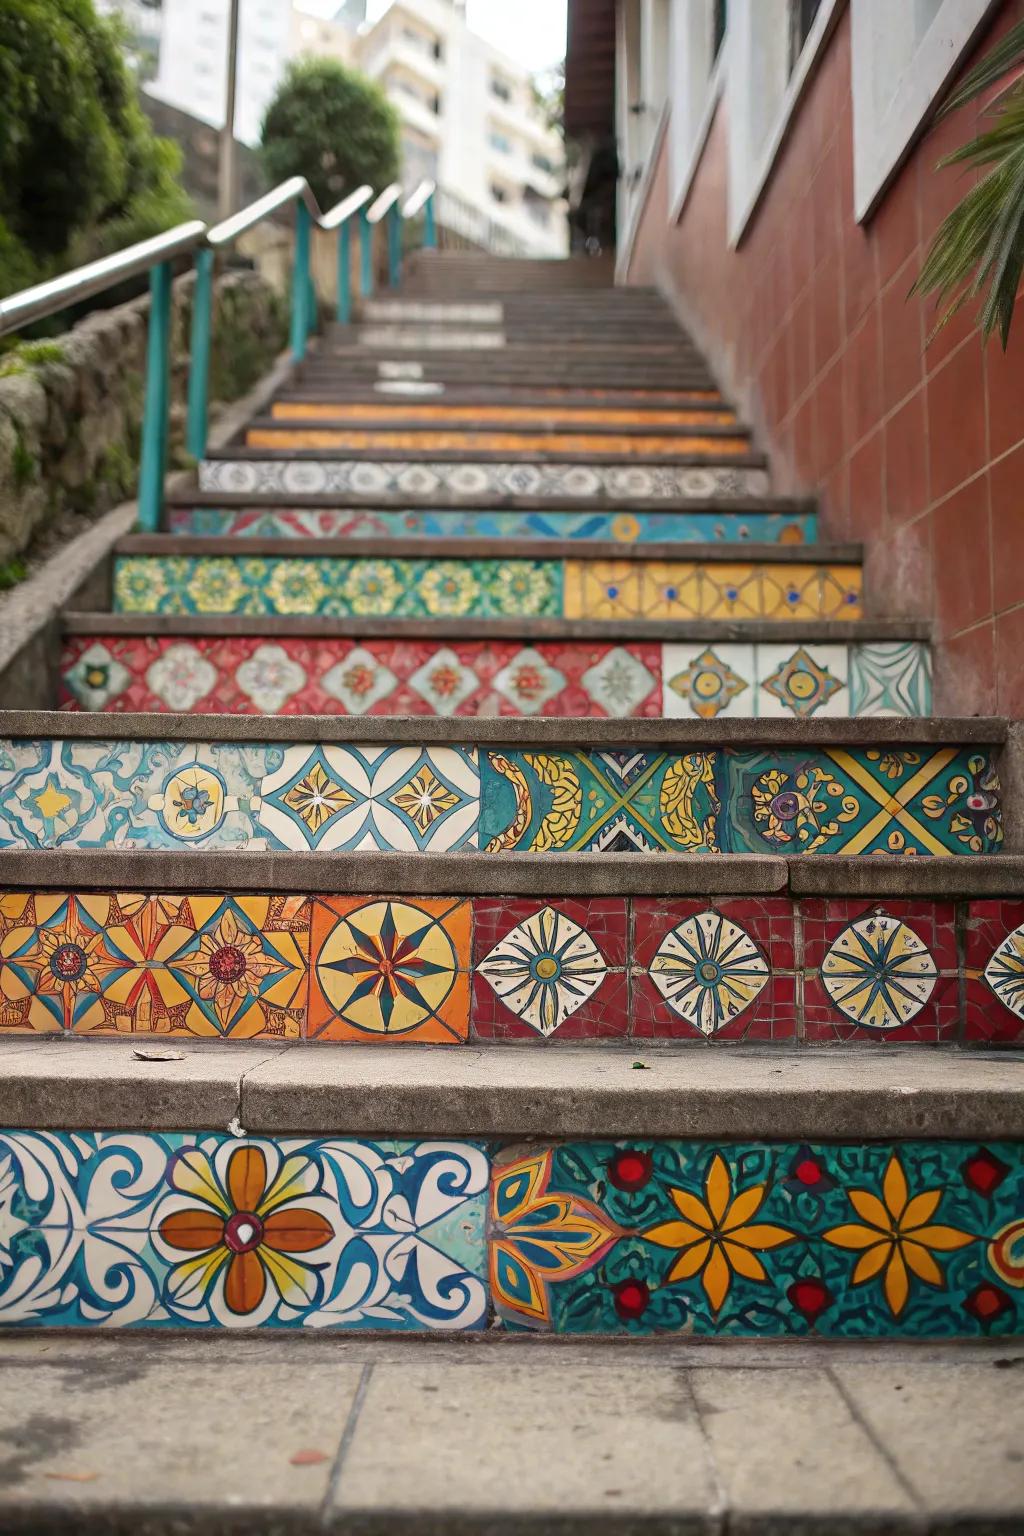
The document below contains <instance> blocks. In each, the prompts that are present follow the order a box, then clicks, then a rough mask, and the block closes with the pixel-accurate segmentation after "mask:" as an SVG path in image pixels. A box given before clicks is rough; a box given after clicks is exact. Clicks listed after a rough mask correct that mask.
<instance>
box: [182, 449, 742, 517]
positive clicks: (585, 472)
mask: <svg viewBox="0 0 1024 1536" xmlns="http://www.w3.org/2000/svg"><path fill="white" fill-rule="evenodd" d="M770 489H771V488H770V485H769V481H768V475H767V473H766V470H765V460H764V459H763V458H761V457H754V456H752V457H751V459H750V460H749V462H748V463H746V464H745V463H737V462H735V461H733V462H731V463H730V464H728V465H721V466H713V465H708V464H693V465H690V464H686V463H681V462H679V461H678V460H675V461H674V462H672V463H671V464H633V463H628V462H627V463H623V462H622V461H621V460H620V461H615V460H606V459H605V458H604V456H603V455H602V456H600V457H598V456H595V455H588V456H587V459H586V461H580V460H579V459H577V460H575V461H573V462H568V461H562V460H558V461H556V462H552V461H550V460H546V459H544V458H542V457H540V456H538V455H536V454H534V455H530V456H526V457H522V458H520V457H517V456H514V455H511V454H505V455H503V457H502V458H501V459H500V460H498V459H485V460H479V461H476V462H473V461H469V462H467V461H465V460H464V459H459V458H446V457H444V456H443V455H434V456H433V457H430V458H412V457H411V456H409V455H406V456H405V457H404V458H403V457H395V458H392V457H391V456H390V455H385V454H377V455H376V457H375V458H361V457H359V456H358V455H355V454H352V455H350V456H348V457H341V456H333V457H332V456H330V455H326V454H324V455H319V456H317V455H306V454H301V453H292V454H290V455H289V456H288V457H283V456H282V457H280V458H268V457H267V456H266V455H265V454H261V453H259V452H258V451H257V450H255V449H246V448H231V449H229V450H224V452H223V454H222V453H210V454H208V455H207V457H206V458H205V459H203V460H202V462H201V463H200V465H199V490H200V491H201V492H203V494H204V495H210V494H214V493H215V494H217V496H218V497H220V496H221V495H222V494H223V493H224V492H234V493H241V494H243V495H245V496H247V497H251V496H253V495H254V494H258V495H261V496H282V495H286V496H287V497H288V499H289V504H291V503H292V499H293V498H294V497H295V496H324V495H342V496H353V497H357V498H359V499H360V500H361V501H365V500H366V499H367V497H372V498H378V499H379V498H382V497H390V498H394V499H395V501H396V503H397V504H398V505H400V506H408V505H410V504H411V505H419V504H422V503H425V502H426V503H434V504H440V505H442V506H444V505H456V506H457V505H459V504H469V505H472V506H476V505H478V504H479V503H480V501H481V499H487V500H493V499H496V498H502V499H505V498H508V497H516V498H526V497H530V498H532V499H533V500H540V499H543V500H544V501H545V502H552V501H558V502H560V503H561V504H563V505H564V504H568V505H570V506H572V507H574V508H576V509H579V508H580V507H586V506H590V505H591V504H592V503H594V502H595V501H596V502H601V501H604V502H609V501H610V502H612V503H615V504H618V505H619V506H622V507H630V508H631V507H633V506H635V505H637V504H640V505H646V506H650V505H651V504H655V505H657V504H665V503H679V502H682V501H684V500H689V498H691V497H692V498H695V499H698V500H700V501H704V502H706V501H708V500H716V501H717V499H718V498H719V497H721V498H724V499H728V498H743V499H745V500H747V501H749V498H750V497H755V496H762V495H767V494H769V493H770ZM674 510H679V508H678V507H675V508H674Z"/></svg>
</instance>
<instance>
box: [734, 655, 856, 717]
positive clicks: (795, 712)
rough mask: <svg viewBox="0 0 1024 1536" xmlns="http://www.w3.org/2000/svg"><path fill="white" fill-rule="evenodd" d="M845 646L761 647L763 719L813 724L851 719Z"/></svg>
mask: <svg viewBox="0 0 1024 1536" xmlns="http://www.w3.org/2000/svg"><path fill="white" fill-rule="evenodd" d="M848 649H849V648H848V647H847V646H845V645H815V646H810V647H808V646H803V645H759V646H758V647H757V660H756V668H757V681H758V688H757V703H756V706H755V707H756V711H757V714H758V717H759V718H762V719H769V720H770V719H776V720H792V719H794V718H795V719H797V720H810V719H811V718H812V716H813V717H817V718H819V719H821V718H823V717H827V716H842V715H847V716H848V715H850V714H851V710H850V702H849V695H848V690H847V686H846V683H847V671H848V666H849V662H848Z"/></svg>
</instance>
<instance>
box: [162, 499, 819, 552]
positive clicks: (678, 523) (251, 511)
mask: <svg viewBox="0 0 1024 1536" xmlns="http://www.w3.org/2000/svg"><path fill="white" fill-rule="evenodd" d="M167 516H168V527H169V529H170V531H171V532H172V533H183V534H197V535H200V536H202V535H206V536H208V537H225V536H226V535H229V534H230V535H238V534H247V535H248V536H249V537H250V538H284V539H287V538H300V539H302V538H313V539H334V538H360V539H364V538H388V539H391V538H395V539H410V538H424V539H488V538H508V539H531V538H535V539H610V540H614V541H615V542H616V543H620V544H645V543H654V542H659V543H667V542H672V543H676V542H678V543H681V544H686V543H690V544H698V543H707V544H710V543H716V542H722V543H739V542H742V541H744V540H754V541H756V542H758V543H762V544H776V543H778V544H812V543H813V542H814V540H815V539H816V538H817V536H818V520H817V517H816V516H815V515H814V514H813V513H811V512H802V513H786V514H781V513H774V512H758V513H747V512H596V511H595V512H488V511H482V510H480V511H473V510H469V511H464V512H461V511H458V510H457V509H454V508H453V509H452V510H451V511H446V510H434V509H432V508H431V509H424V508H417V507H404V508H396V509H395V510H393V511H392V510H383V511H372V512H371V511H361V510H357V511H351V510H349V509H347V508H331V507H319V508H313V509H311V508H306V507H294V508H288V507H286V508H280V509H278V508H275V509H273V510H269V509H268V510H266V511H264V510H263V509H262V508H260V507H251V508H249V507H244V508H242V509H240V510H239V511H233V510H218V509H217V508H207V507H171V508H170V509H169V511H168V514H167Z"/></svg>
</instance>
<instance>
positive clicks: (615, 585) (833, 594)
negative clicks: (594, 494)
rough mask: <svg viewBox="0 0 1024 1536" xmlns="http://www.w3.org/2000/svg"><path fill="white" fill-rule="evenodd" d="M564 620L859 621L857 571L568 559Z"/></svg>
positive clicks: (851, 568) (767, 564)
mask: <svg viewBox="0 0 1024 1536" xmlns="http://www.w3.org/2000/svg"><path fill="white" fill-rule="evenodd" d="M564 601H565V617H566V618H567V619H859V618H860V617H861V616H862V615H861V571H860V568H859V567H857V566H851V565H837V566H815V565H813V564H804V565H777V564H774V563H770V562H765V563H762V564H756V563H745V564H736V565H725V564H723V563H721V562H719V561H705V562H692V561H691V562H685V563H684V562H682V561H679V562H672V563H666V562H662V561H656V560H651V561H637V560H630V561H625V560H585V561H584V560H567V561H566V562H565V600H564Z"/></svg>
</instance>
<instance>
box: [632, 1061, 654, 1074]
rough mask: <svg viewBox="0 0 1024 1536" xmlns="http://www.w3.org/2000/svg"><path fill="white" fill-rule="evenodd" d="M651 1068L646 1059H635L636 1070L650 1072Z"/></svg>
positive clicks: (634, 1068) (634, 1067)
mask: <svg viewBox="0 0 1024 1536" xmlns="http://www.w3.org/2000/svg"><path fill="white" fill-rule="evenodd" d="M650 1070H651V1069H650V1067H649V1066H648V1065H647V1063H646V1061H634V1063H633V1071H634V1072H649V1071H650Z"/></svg>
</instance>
